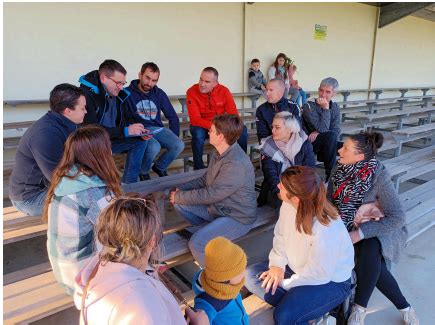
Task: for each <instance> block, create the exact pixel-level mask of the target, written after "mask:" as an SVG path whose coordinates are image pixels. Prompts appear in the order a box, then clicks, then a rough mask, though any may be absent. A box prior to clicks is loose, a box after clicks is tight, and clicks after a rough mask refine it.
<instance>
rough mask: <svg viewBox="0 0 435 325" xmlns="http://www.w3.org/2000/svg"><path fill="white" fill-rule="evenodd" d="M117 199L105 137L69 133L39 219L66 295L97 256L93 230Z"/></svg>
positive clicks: (88, 129)
mask: <svg viewBox="0 0 435 325" xmlns="http://www.w3.org/2000/svg"><path fill="white" fill-rule="evenodd" d="M120 194H121V187H120V179H119V175H118V171H117V169H116V166H115V162H114V160H113V158H112V151H111V144H110V139H109V135H108V134H107V132H106V131H105V130H104V129H103V128H101V127H99V126H85V127H82V128H79V129H77V130H76V131H74V132H73V133H72V134H71V135H70V136H69V137H68V139H67V141H66V142H65V150H64V153H63V157H62V159H61V161H60V163H59V165H58V167H57V168H56V169H55V170H54V172H53V178H52V181H51V184H50V187H49V189H48V193H47V198H46V201H45V206H44V211H43V217H44V219H45V221H46V222H48V231H47V250H48V257H49V259H50V263H51V266H52V268H53V272H54V276H55V278H56V280H57V281H58V282H59V283H60V284H61V285H62V286H63V287H64V288H65V290H66V292H67V293H68V294H73V292H74V277H75V275H76V274H77V272H78V271H79V270H80V269H81V268H82V267H83V266H84V265H85V264H86V262H87V261H88V260H89V259H90V258H91V257H92V255H94V254H95V253H96V251H97V247H96V245H95V242H94V225H95V223H96V220H97V218H98V215H99V214H100V211H101V210H102V209H103V208H104V207H106V206H107V205H108V204H109V202H110V200H111V199H112V197H114V196H118V195H120Z"/></svg>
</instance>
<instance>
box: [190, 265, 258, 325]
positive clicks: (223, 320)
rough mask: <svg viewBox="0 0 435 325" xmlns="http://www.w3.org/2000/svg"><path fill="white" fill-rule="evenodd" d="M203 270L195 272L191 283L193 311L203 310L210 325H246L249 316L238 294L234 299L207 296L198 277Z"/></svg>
mask: <svg viewBox="0 0 435 325" xmlns="http://www.w3.org/2000/svg"><path fill="white" fill-rule="evenodd" d="M203 271H204V270H201V271H199V272H197V273H196V274H195V276H194V278H193V281H192V289H193V292H194V293H195V295H196V297H195V300H194V302H195V306H194V307H195V309H201V310H203V311H204V312H205V313H206V314H207V316H208V320H209V321H210V324H211V325H233V324H234V325H237V324H240V325H248V324H249V316H248V314H247V313H246V310H245V307H244V306H243V303H242V296H241V294H240V293H239V294H238V295H237V297H236V299H229V300H220V299H216V298H213V297H212V296H210V295H209V294H207V293H206V292H205V290H204V288H203V287H202V285H201V281H200V275H201V273H202V272H203Z"/></svg>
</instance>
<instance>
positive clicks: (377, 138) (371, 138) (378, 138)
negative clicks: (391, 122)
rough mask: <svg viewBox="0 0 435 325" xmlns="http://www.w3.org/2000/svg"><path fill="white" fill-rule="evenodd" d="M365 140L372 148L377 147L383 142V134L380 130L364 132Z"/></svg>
mask: <svg viewBox="0 0 435 325" xmlns="http://www.w3.org/2000/svg"><path fill="white" fill-rule="evenodd" d="M366 137H367V142H368V143H370V144H371V146H372V147H373V148H376V149H379V148H380V147H382V145H383V143H384V136H383V135H382V133H380V132H366Z"/></svg>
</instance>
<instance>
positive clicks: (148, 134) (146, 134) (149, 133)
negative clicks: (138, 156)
mask: <svg viewBox="0 0 435 325" xmlns="http://www.w3.org/2000/svg"><path fill="white" fill-rule="evenodd" d="M163 129H164V128H158V129H155V130H152V131H148V132H145V133H142V134H141V135H140V136H141V137H143V136H153V135H156V134H157V133H160V132H162V131H163Z"/></svg>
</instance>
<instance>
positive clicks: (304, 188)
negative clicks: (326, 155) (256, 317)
mask: <svg viewBox="0 0 435 325" xmlns="http://www.w3.org/2000/svg"><path fill="white" fill-rule="evenodd" d="M278 186H279V196H280V198H281V200H282V201H283V203H282V206H281V210H280V216H279V219H278V222H277V223H276V225H275V231H274V238H273V248H272V250H271V251H270V254H269V261H266V262H261V263H257V264H253V265H251V266H249V267H248V269H247V275H246V287H247V288H248V290H249V291H251V292H252V293H254V294H255V295H257V296H258V297H259V298H261V299H263V300H265V301H266V302H267V303H269V304H271V305H272V306H274V307H275V310H274V314H273V317H274V320H275V323H276V324H306V323H308V321H310V320H313V319H317V318H319V317H321V316H322V315H324V314H325V313H327V312H329V311H330V310H331V309H333V308H334V307H336V306H338V305H339V304H341V303H342V302H343V301H344V300H345V299H346V298H347V297H348V296H349V295H350V285H351V283H350V277H351V272H352V268H353V265H354V264H353V258H354V253H353V247H352V242H351V241H350V238H349V235H348V234H347V231H346V228H345V227H344V225H343V223H342V222H341V220H340V219H339V218H338V214H337V211H336V210H335V208H334V207H333V206H332V205H331V204H330V203H329V202H328V201H327V200H326V190H325V186H324V184H323V182H322V180H321V178H320V176H319V175H318V174H317V173H316V171H315V170H314V169H313V168H310V167H305V166H293V167H290V168H288V169H287V170H286V171H285V172H284V173H282V175H281V182H280V183H279V185H278Z"/></svg>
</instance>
